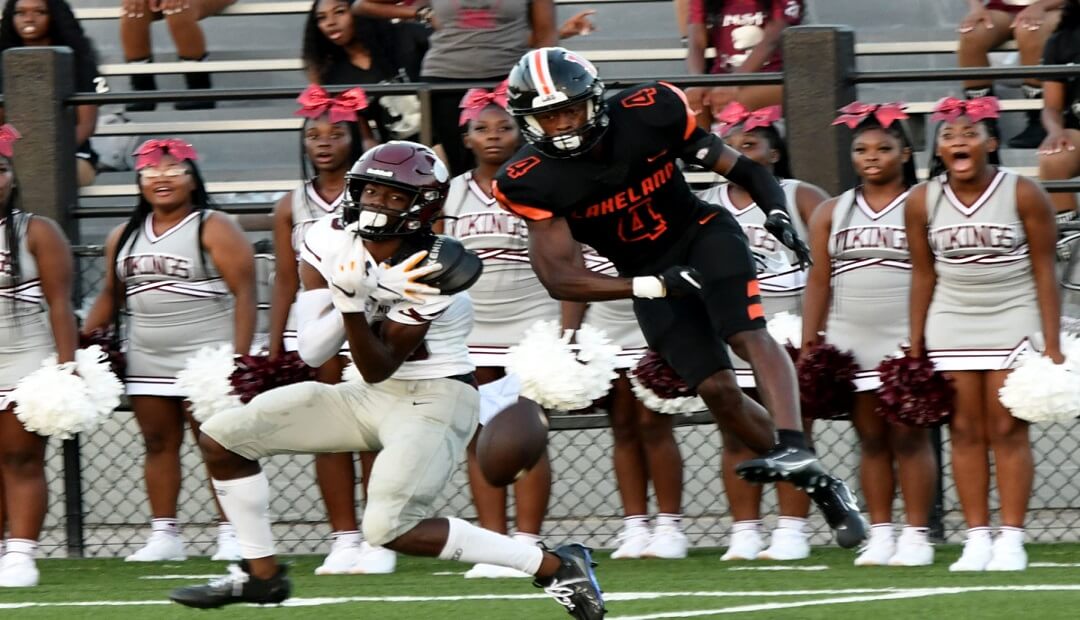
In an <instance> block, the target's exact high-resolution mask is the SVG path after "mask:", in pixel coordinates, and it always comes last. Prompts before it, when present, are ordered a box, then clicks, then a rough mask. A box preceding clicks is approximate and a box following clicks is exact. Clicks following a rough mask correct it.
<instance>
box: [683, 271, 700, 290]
mask: <svg viewBox="0 0 1080 620" xmlns="http://www.w3.org/2000/svg"><path fill="white" fill-rule="evenodd" d="M679 275H681V276H682V279H683V280H686V281H687V282H689V283H690V286H692V287H694V288H696V289H700V288H701V282H698V281H697V280H695V279H693V278H691V277H690V274H688V273H686V272H683V273H681V274H679Z"/></svg>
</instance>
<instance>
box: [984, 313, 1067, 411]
mask: <svg viewBox="0 0 1080 620" xmlns="http://www.w3.org/2000/svg"><path fill="white" fill-rule="evenodd" d="M1061 344H1062V347H1061V348H1062V353H1063V354H1064V355H1065V362H1064V363H1062V364H1055V363H1054V362H1052V361H1051V360H1050V358H1048V357H1045V356H1043V355H1041V354H1039V353H1037V352H1033V351H1032V352H1025V353H1024V354H1022V355H1021V357H1020V360H1019V363H1018V364H1017V366H1016V367H1015V368H1014V369H1013V371H1012V372H1010V373H1009V376H1008V377H1006V378H1005V384H1004V385H1002V386H1001V389H1000V390H998V396H999V397H1000V398H1001V404H1003V405H1005V406H1006V407H1008V408H1009V411H1010V412H1012V415H1013V416H1014V417H1016V418H1019V419H1021V420H1026V421H1028V422H1032V423H1040V422H1047V423H1053V422H1068V421H1070V420H1073V419H1075V418H1076V417H1077V416H1078V415H1080V338H1077V337H1076V336H1071V335H1065V334H1062V336H1061Z"/></svg>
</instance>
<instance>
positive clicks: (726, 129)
mask: <svg viewBox="0 0 1080 620" xmlns="http://www.w3.org/2000/svg"><path fill="white" fill-rule="evenodd" d="M783 117H784V113H783V109H782V108H781V107H780V106H778V105H771V106H766V107H764V108H758V109H757V110H754V111H750V110H748V109H747V108H746V106H744V105H743V104H741V103H739V102H738V101H732V102H731V103H729V104H727V105H726V106H724V109H723V110H721V111H720V114H717V115H716V120H717V121H719V123H720V135H721V136H727V135H728V134H730V133H731V132H733V131H734V130H735V127H737V126H739V125H742V128H743V131H750V130H751V129H760V128H762V127H771V126H772V125H773V124H775V123H776V122H777V121H779V120H780V119H781V118H783Z"/></svg>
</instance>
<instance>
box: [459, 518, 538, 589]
mask: <svg viewBox="0 0 1080 620" xmlns="http://www.w3.org/2000/svg"><path fill="white" fill-rule="evenodd" d="M446 521H447V522H448V523H449V524H450V532H449V533H448V534H447V536H446V546H445V547H443V550H442V552H440V553H439V559H440V560H456V561H458V562H465V563H467V564H481V563H482V564H494V565H496V566H506V567H509V568H516V569H518V570H519V571H522V572H524V573H528V574H530V575H535V574H536V572H537V571H538V570H540V563H541V562H543V561H544V551H543V550H542V549H540V547H537V546H536V545H535V544H532V545H531V544H528V543H525V542H521V541H519V540H514V539H513V538H510V537H509V536H506V535H504V534H497V533H495V532H492V531H490V530H485V529H484V528H482V527H476V526H475V525H473V524H471V523H469V522H467V521H462V520H461V519H458V518H456V517H448V518H447V519H446Z"/></svg>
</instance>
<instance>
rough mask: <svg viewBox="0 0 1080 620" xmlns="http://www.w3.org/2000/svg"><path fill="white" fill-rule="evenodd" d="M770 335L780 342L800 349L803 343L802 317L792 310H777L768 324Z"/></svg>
mask: <svg viewBox="0 0 1080 620" xmlns="http://www.w3.org/2000/svg"><path fill="white" fill-rule="evenodd" d="M766 328H767V329H768V330H769V335H770V336H772V337H773V339H774V340H776V341H777V342H779V343H780V344H790V345H791V346H793V347H795V348H796V349H798V348H799V347H800V345H801V343H802V317H801V316H799V315H797V314H792V313H790V312H777V313H776V314H775V315H773V317H772V318H771V319H769V323H768V325H767V326H766Z"/></svg>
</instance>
